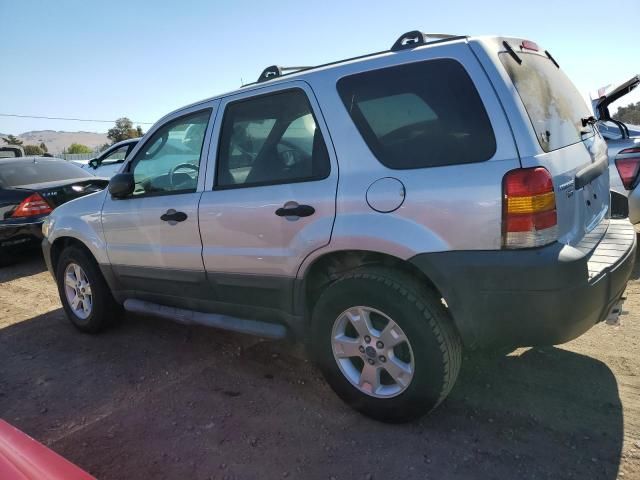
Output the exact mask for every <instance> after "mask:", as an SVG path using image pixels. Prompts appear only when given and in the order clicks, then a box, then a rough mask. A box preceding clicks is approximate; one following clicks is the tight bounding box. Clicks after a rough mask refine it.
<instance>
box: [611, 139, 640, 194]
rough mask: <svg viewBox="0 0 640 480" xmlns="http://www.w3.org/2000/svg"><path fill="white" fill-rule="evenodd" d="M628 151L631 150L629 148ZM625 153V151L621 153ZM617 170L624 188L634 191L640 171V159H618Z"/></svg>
mask: <svg viewBox="0 0 640 480" xmlns="http://www.w3.org/2000/svg"><path fill="white" fill-rule="evenodd" d="M628 150H631V149H630V148H629V149H628ZM623 152H624V150H623V151H622V152H620V153H623ZM628 153H632V152H628ZM616 168H617V169H618V173H619V174H620V179H621V180H622V184H623V185H624V188H625V189H627V190H632V189H633V185H634V183H635V182H636V178H637V177H638V170H640V157H630V158H616Z"/></svg>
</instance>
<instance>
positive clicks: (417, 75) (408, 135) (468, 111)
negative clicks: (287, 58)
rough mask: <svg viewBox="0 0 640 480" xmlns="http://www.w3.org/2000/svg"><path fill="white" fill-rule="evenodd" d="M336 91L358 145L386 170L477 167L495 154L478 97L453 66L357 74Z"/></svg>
mask: <svg viewBox="0 0 640 480" xmlns="http://www.w3.org/2000/svg"><path fill="white" fill-rule="evenodd" d="M337 87H338V93H339V94H340V97H341V98H342V101H343V103H344V105H345V107H346V108H347V111H348V112H349V115H350V116H351V118H352V120H353V122H354V123H355V125H356V127H357V129H358V131H359V132H360V134H361V135H362V137H363V139H364V140H365V142H366V143H367V145H368V146H369V148H370V149H371V151H372V152H373V154H374V155H375V156H376V157H377V158H378V160H379V161H380V162H381V163H382V164H383V165H385V166H387V167H389V168H394V169H410V168H424V167H437V166H442V165H455V164H463V163H471V162H482V161H485V160H489V159H490V158H491V157H492V156H493V155H494V153H495V151H496V139H495V136H494V133H493V129H492V127H491V123H490V121H489V117H488V115H487V112H486V110H485V108H484V105H483V103H482V100H481V99H480V95H479V94H478V91H477V90H476V88H475V86H474V85H473V82H472V81H471V78H469V75H468V74H467V72H466V71H465V69H464V68H463V67H462V65H460V63H458V62H456V61H455V60H451V59H438V60H429V61H424V62H418V63H410V64H405V65H399V66H394V67H388V68H383V69H380V70H372V71H369V72H364V73H358V74H355V75H350V76H348V77H344V78H342V79H340V80H339V81H338V85H337Z"/></svg>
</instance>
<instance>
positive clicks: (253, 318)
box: [43, 32, 636, 421]
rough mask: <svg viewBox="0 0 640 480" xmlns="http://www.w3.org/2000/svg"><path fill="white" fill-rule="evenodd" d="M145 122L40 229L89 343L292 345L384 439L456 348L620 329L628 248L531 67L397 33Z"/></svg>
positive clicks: (451, 366)
mask: <svg viewBox="0 0 640 480" xmlns="http://www.w3.org/2000/svg"><path fill="white" fill-rule="evenodd" d="M284 70H285V69H283V68H280V67H276V66H274V67H269V68H267V69H266V70H265V71H264V72H263V74H262V75H261V76H260V79H259V80H258V81H257V82H256V83H254V84H251V85H246V86H244V87H243V88H241V89H239V90H237V91H234V92H231V93H228V94H224V95H220V96H218V97H214V98H211V99H209V100H205V101H202V102H199V103H195V104H193V105H189V106H187V107H185V108H182V109H180V110H177V111H175V112H173V113H171V114H169V115H167V116H166V117H164V118H163V119H161V120H160V121H159V122H158V123H157V124H156V125H155V126H154V127H153V128H152V129H151V130H150V131H149V132H148V133H147V134H146V135H145V136H144V138H143V139H142V140H141V141H140V142H139V143H138V144H137V145H136V147H135V149H134V150H133V151H132V152H131V154H130V155H128V157H127V161H126V163H125V166H124V167H123V169H122V170H121V173H119V174H118V175H116V176H115V177H114V178H113V179H112V180H111V183H110V185H109V190H108V191H104V192H102V193H97V194H94V195H90V196H87V197H84V198H82V199H78V200H74V201H72V202H69V203H68V204H65V205H64V206H62V207H60V208H58V209H56V210H55V211H54V212H53V214H52V215H51V216H50V217H49V220H48V221H47V223H46V224H45V226H44V228H43V230H44V234H45V236H46V239H45V241H44V247H43V248H44V253H45V258H46V259H47V263H48V266H49V269H50V271H51V273H52V274H53V275H54V277H55V279H56V281H57V283H58V288H59V291H60V298H61V300H62V304H63V306H64V309H65V311H66V313H67V315H68V317H69V319H70V320H71V321H72V322H73V324H74V325H75V326H76V327H77V328H78V329H80V330H82V331H85V332H97V331H99V330H101V329H103V328H104V327H106V326H107V325H109V324H110V323H111V322H112V321H113V320H115V319H117V318H118V317H120V316H121V315H122V310H123V309H124V310H127V311H131V312H137V313H142V314H152V315H156V316H159V317H164V318H171V319H174V320H177V321H180V322H184V323H189V324H202V325H208V326H212V327H216V328H223V329H229V330H235V331H240V332H246V333H251V334H256V335H261V336H263V337H270V338H283V337H286V336H290V337H293V338H296V339H300V340H304V341H306V343H307V345H308V346H309V349H310V351H311V353H312V355H313V358H314V359H315V361H316V362H317V364H318V365H319V368H320V369H321V370H322V372H323V374H324V376H325V377H326V379H327V381H328V382H329V384H330V385H331V387H332V388H333V389H334V390H335V391H336V392H337V394H338V395H339V396H340V397H341V398H343V399H344V400H345V401H346V402H347V403H348V404H350V405H351V406H353V407H354V408H356V409H358V410H359V411H361V412H363V413H365V414H367V415H370V416H372V417H374V418H377V419H381V420H385V421H404V420H408V419H412V418H415V417H417V416H419V415H421V414H424V413H425V412H428V411H430V410H431V409H433V408H434V407H436V406H437V405H438V404H439V403H440V402H442V401H443V399H444V398H445V397H446V396H447V394H448V393H449V391H450V390H451V388H452V387H453V385H454V383H455V381H456V377H457V375H458V371H459V369H460V364H461V360H462V347H463V346H464V347H465V348H485V347H490V348H495V347H517V346H530V345H550V344H557V343H562V342H566V341H568V340H571V339H573V338H575V337H577V336H579V335H581V334H582V333H584V332H585V331H587V330H588V329H589V328H590V327H592V326H593V325H595V324H596V323H598V322H600V321H602V320H603V319H605V318H606V317H607V315H608V314H609V312H610V311H611V310H612V309H614V310H615V309H617V308H619V304H620V301H621V297H622V294H623V292H624V290H625V286H626V283H627V279H628V278H629V275H630V273H631V269H632V265H633V261H634V256H635V249H636V236H635V233H634V231H633V228H632V226H631V225H630V224H629V222H628V221H627V220H611V219H609V218H608V209H609V176H608V170H607V148H606V144H605V142H604V140H603V139H602V138H601V136H600V134H599V133H598V131H597V129H596V128H595V127H594V126H593V125H592V122H589V121H588V118H589V117H590V112H589V110H588V108H587V106H586V104H585V102H584V100H583V98H582V96H581V95H580V94H579V93H578V91H577V90H576V89H575V87H574V86H573V84H572V83H571V82H570V80H569V79H568V78H567V76H566V75H565V74H564V73H563V72H562V70H561V69H560V67H559V66H558V63H557V62H556V60H555V59H554V58H553V57H552V56H551V54H550V53H549V52H547V51H545V50H543V49H541V48H540V47H538V45H536V44H535V43H533V42H530V41H527V40H521V39H515V38H496V37H490V38H475V37H464V36H442V35H440V36H432V35H428V34H423V33H421V32H409V33H407V34H405V35H403V36H402V37H400V38H399V39H398V41H397V42H396V43H395V45H394V46H393V47H392V48H391V49H390V50H389V51H384V52H379V53H375V54H372V55H366V56H363V57H358V58H352V59H348V60H344V61H340V62H336V63H332V64H328V65H323V66H319V67H313V68H304V69H300V70H299V71H296V72H294V73H287V74H283V71H284Z"/></svg>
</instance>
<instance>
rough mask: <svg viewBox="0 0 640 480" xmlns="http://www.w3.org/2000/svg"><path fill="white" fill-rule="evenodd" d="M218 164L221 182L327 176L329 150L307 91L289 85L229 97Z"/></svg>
mask: <svg viewBox="0 0 640 480" xmlns="http://www.w3.org/2000/svg"><path fill="white" fill-rule="evenodd" d="M217 166H218V167H217V179H216V186H217V187H221V188H231V187H241V186H258V185H268V184H275V183H292V182H300V181H308V180H314V179H320V178H325V177H326V176H327V175H328V174H329V169H330V166H329V154H328V152H327V147H326V145H325V143H324V139H323V138H322V133H321V132H320V129H319V128H318V126H317V123H316V121H315V118H314V116H313V113H312V111H311V106H310V104H309V101H308V99H307V96H306V94H305V93H304V92H303V91H302V90H288V91H285V92H279V93H275V94H269V95H263V96H260V97H255V98H251V99H248V100H242V101H239V102H234V103H230V104H229V105H228V106H227V108H226V111H225V114H224V120H223V123H222V132H221V135H220V147H219V150H218V162H217Z"/></svg>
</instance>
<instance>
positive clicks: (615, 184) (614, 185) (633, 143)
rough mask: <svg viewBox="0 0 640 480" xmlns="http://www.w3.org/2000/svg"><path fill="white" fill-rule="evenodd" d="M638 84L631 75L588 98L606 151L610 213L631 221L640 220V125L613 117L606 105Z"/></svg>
mask: <svg viewBox="0 0 640 480" xmlns="http://www.w3.org/2000/svg"><path fill="white" fill-rule="evenodd" d="M638 85H640V75H634V76H633V77H631V78H630V79H629V80H627V81H626V82H624V83H622V84H621V85H618V86H616V87H615V88H607V87H605V88H602V89H600V91H599V92H598V98H596V99H594V100H592V101H591V104H592V106H593V113H594V115H595V118H596V119H597V123H598V129H599V130H600V133H601V134H602V136H603V138H604V139H605V140H606V142H607V149H608V153H609V177H610V179H611V187H610V188H611V213H612V215H613V216H614V217H627V216H628V217H629V220H631V223H634V224H636V223H640V189H639V188H637V186H638V183H639V181H640V179H639V177H640V175H638V173H639V172H640V128H639V127H638V126H635V125H626V124H624V123H623V122H621V121H619V120H615V119H614V118H612V117H611V114H610V112H609V106H610V105H611V104H612V103H613V102H615V101H617V100H619V99H621V98H622V97H624V96H625V95H627V94H628V93H630V92H631V91H633V90H634V89H635V88H636V87H637V86H638Z"/></svg>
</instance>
